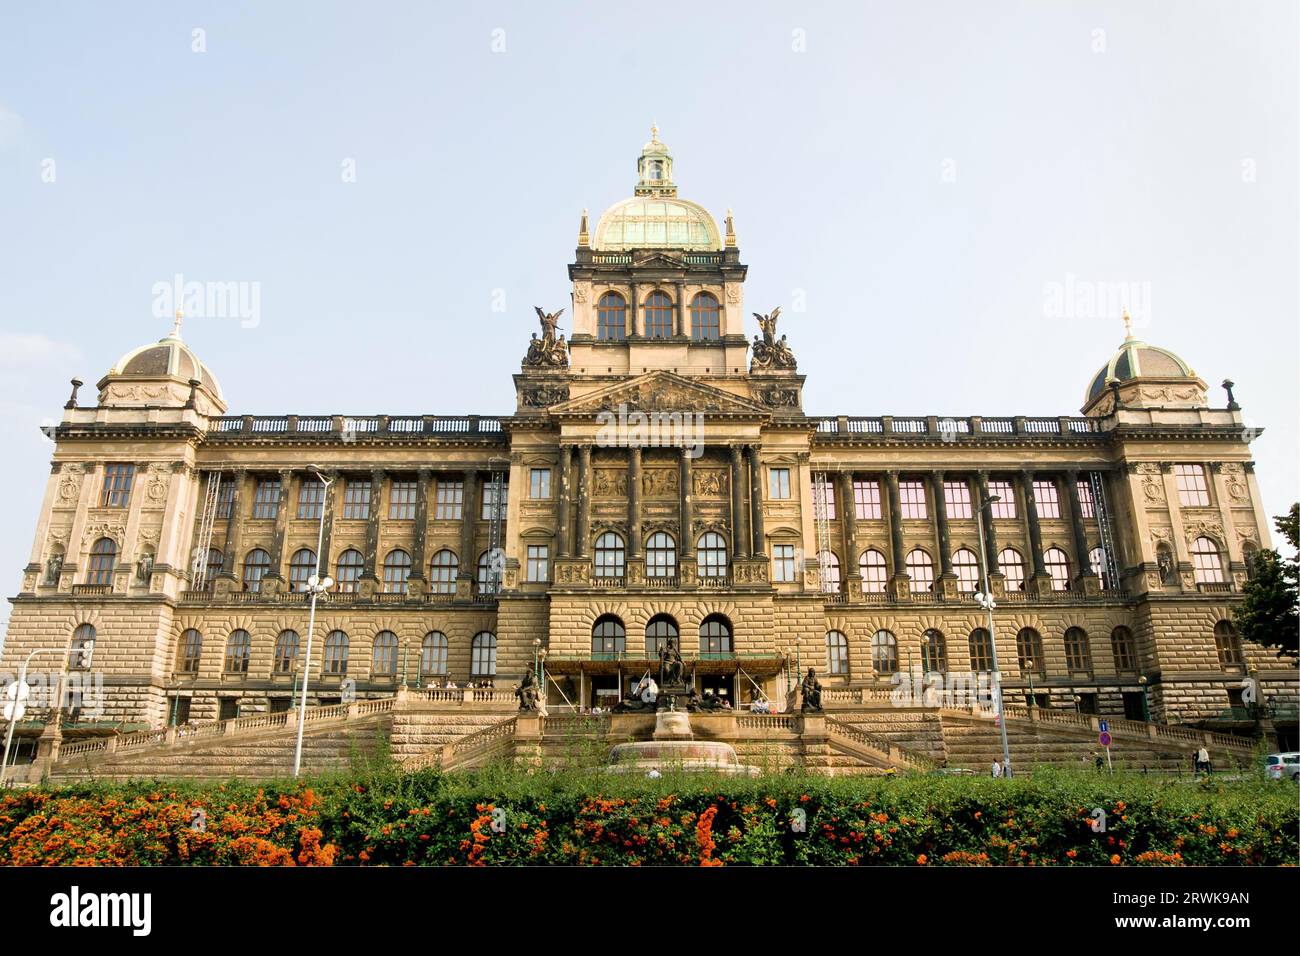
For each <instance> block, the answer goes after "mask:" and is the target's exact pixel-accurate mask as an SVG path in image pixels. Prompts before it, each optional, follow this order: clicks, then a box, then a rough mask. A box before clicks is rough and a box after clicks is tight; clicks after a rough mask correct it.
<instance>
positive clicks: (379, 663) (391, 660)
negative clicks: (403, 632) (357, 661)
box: [370, 631, 397, 677]
mask: <svg viewBox="0 0 1300 956" xmlns="http://www.w3.org/2000/svg"><path fill="white" fill-rule="evenodd" d="M396 673H397V635H396V634H394V633H393V632H392V631H380V632H379V633H378V634H376V635H375V643H374V646H373V647H372V648H371V651H370V676H371V677H392V676H394V675H395V674H396Z"/></svg>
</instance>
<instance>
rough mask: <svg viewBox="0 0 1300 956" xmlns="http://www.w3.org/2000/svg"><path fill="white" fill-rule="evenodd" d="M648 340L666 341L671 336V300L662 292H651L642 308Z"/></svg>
mask: <svg viewBox="0 0 1300 956" xmlns="http://www.w3.org/2000/svg"><path fill="white" fill-rule="evenodd" d="M641 311H642V315H644V316H645V334H646V338H648V339H666V338H668V337H669V336H670V335H672V334H673V300H672V299H670V298H668V296H667V295H666V294H665V293H663V292H651V293H650V294H649V295H648V296H646V300H645V305H644V306H643V307H642V310H641Z"/></svg>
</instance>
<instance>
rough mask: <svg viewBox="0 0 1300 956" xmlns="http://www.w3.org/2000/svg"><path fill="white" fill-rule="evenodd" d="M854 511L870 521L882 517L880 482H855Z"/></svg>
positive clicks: (858, 515)
mask: <svg viewBox="0 0 1300 956" xmlns="http://www.w3.org/2000/svg"><path fill="white" fill-rule="evenodd" d="M853 512H854V514H855V515H856V516H857V517H859V518H862V519H864V520H868V521H870V520H875V519H878V518H879V517H880V482H878V481H855V482H854V483H853Z"/></svg>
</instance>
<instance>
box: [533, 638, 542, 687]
mask: <svg viewBox="0 0 1300 956" xmlns="http://www.w3.org/2000/svg"><path fill="white" fill-rule="evenodd" d="M541 649H542V639H541V638H540V637H534V638H533V679H534V680H539V681H540V679H541V675H542V672H541V669H540V668H539V667H538V664H537V660H538V655H539V653H540V651H541Z"/></svg>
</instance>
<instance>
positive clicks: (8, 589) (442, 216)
mask: <svg viewBox="0 0 1300 956" xmlns="http://www.w3.org/2000/svg"><path fill="white" fill-rule="evenodd" d="M196 30H201V31H202V33H200V34H196V33H195V31H196ZM1298 30H1300V18H1298V15H1297V5H1296V4H1295V3H1294V2H1291V0H1279V2H1258V0H1257V2H1251V3H1245V4H1243V3H1227V2H1224V3H1196V2H1179V3H1171V2H1154V0H1146V2H1134V0H1128V2H1123V3H1112V4H1107V3H1082V2H1080V3H1059V2H1039V3H1031V2H1025V3H1014V2H992V0H981V2H972V0H960V2H956V0H954V2H946V3H944V2H906V3H904V2H897V3H858V2H854V3H848V2H843V3H836V4H815V3H808V2H802V0H801V2H790V3H762V2H753V0H747V2H744V3H739V2H737V3H699V2H694V3H674V2H659V3H654V4H631V3H611V2H603V3H584V4H560V3H545V4H543V3H536V2H516V3H482V4H478V3H476V4H473V5H471V4H468V3H455V4H450V3H449V4H432V3H410V4H404V3H385V2H372V3H355V2H348V3H325V2H314V3H311V4H306V3H298V4H291V3H260V4H254V3H215V2H214V3H185V2H168V3H130V4H99V3H58V4H44V5H37V4H6V5H4V7H3V8H0V447H2V448H3V449H4V457H5V467H4V468H3V469H0V497H2V498H3V500H4V502H5V503H6V507H5V508H3V509H0V576H3V579H4V580H6V581H8V582H9V583H8V584H7V585H6V586H5V587H4V589H3V590H4V593H5V594H13V593H15V592H16V591H17V585H18V583H19V580H20V572H21V569H22V567H23V566H24V565H25V564H26V562H27V560H28V555H29V550H30V548H31V544H32V535H33V532H34V529H35V523H36V517H37V511H38V509H39V506H40V502H41V496H42V493H43V490H44V486H45V482H46V479H47V476H48V473H49V469H48V461H49V458H50V453H51V451H52V446H51V445H50V443H49V442H48V441H47V440H46V439H44V438H43V437H42V435H41V433H40V430H39V427H40V426H41V424H42V423H50V422H54V421H57V420H58V418H59V415H60V412H61V408H62V405H63V402H64V401H65V400H66V399H67V394H68V388H69V386H68V379H69V378H71V377H73V376H74V375H75V376H77V377H79V378H82V379H84V380H85V381H86V383H87V386H86V388H85V389H83V392H82V397H83V400H85V399H91V398H93V396H94V383H95V382H97V381H98V380H99V378H100V376H102V375H103V373H104V372H105V371H106V370H107V368H108V367H109V366H110V365H111V364H112V363H113V362H114V361H115V360H116V359H117V358H118V357H119V356H120V355H121V354H122V353H124V352H126V351H127V350H128V349H131V348H133V347H135V346H137V345H140V344H142V343H144V342H146V341H150V340H153V339H157V338H159V337H161V336H162V335H164V334H165V333H166V332H167V331H168V329H169V327H170V321H169V320H166V319H160V318H157V317H155V316H154V314H153V305H154V293H153V287H154V284H155V283H158V282H165V281H169V280H171V278H172V277H173V276H174V275H176V274H177V273H180V274H182V275H184V276H185V277H186V278H187V279H192V280H201V281H232V282H245V283H256V284H257V286H256V287H257V289H258V290H259V293H260V303H259V305H260V309H259V312H260V314H259V321H257V322H256V324H253V323H248V322H240V321H237V320H235V319H230V318H226V319H197V318H196V319H193V320H190V321H187V323H186V327H185V338H186V340H187V341H188V342H189V343H190V344H191V345H192V346H193V347H194V348H195V350H196V351H197V352H198V353H199V355H200V356H202V358H203V359H204V360H205V361H206V362H207V364H208V365H209V366H210V367H211V368H212V370H213V371H214V372H215V373H216V374H217V376H218V377H219V378H220V379H221V383H222V386H223V388H224V391H225V395H226V398H227V400H228V402H229V403H230V406H231V408H230V411H231V413H232V414H243V413H252V414H272V413H283V412H300V413H308V412H320V413H377V412H389V413H405V414H414V413H466V412H481V413H485V414H492V413H506V412H509V411H510V410H511V409H512V407H513V405H512V396H513V392H512V387H511V382H510V377H509V376H510V373H511V372H512V371H515V370H517V369H518V363H519V360H520V358H521V357H522V355H523V353H524V351H525V347H526V344H527V342H528V337H529V334H530V333H531V332H532V331H533V330H534V329H535V328H536V318H535V315H534V313H533V310H532V306H533V305H534V304H538V305H546V306H547V307H548V308H550V309H554V308H559V307H560V306H564V305H567V303H568V285H567V277H566V275H565V269H564V267H565V264H566V263H567V262H569V261H570V260H571V258H572V256H573V248H574V246H575V244H576V232H577V225H578V217H579V214H580V212H581V210H582V208H583V207H584V206H585V207H589V208H590V209H591V211H592V215H593V217H594V216H596V215H598V214H599V212H600V210H601V209H603V208H604V207H605V206H607V205H609V204H611V203H613V202H615V201H617V200H619V199H621V198H624V197H626V196H628V195H630V194H631V189H632V185H633V183H634V181H635V159H636V156H637V154H638V152H639V150H640V147H641V144H642V143H643V142H644V141H645V140H646V139H647V138H648V135H649V127H650V124H651V122H652V120H653V121H657V122H658V124H659V127H660V131H661V132H660V136H661V138H662V139H663V140H664V141H665V142H666V143H667V144H668V145H669V146H670V148H671V149H672V152H673V156H674V159H675V178H676V181H677V183H678V185H679V187H680V190H681V194H682V195H683V196H685V197H687V198H690V199H694V200H696V201H697V202H700V203H703V204H704V205H705V206H706V207H708V208H709V209H710V210H712V211H713V212H714V214H715V215H716V216H717V217H719V218H721V217H722V215H723V214H724V213H725V210H726V208H727V207H729V206H730V207H733V208H734V210H735V216H736V228H737V232H738V235H739V240H740V249H741V254H742V259H743V260H744V261H745V262H747V263H748V264H749V266H750V273H749V280H748V282H747V299H746V302H747V305H748V306H749V307H750V309H751V310H759V311H764V312H766V311H769V310H770V309H771V308H772V307H773V306H776V305H781V306H782V308H783V315H782V326H781V331H782V332H783V333H786V334H788V335H789V340H790V343H791V345H792V347H793V349H794V351H795V354H796V355H797V356H798V359H799V365H800V371H802V372H805V373H807V375H808V384H807V388H806V391H805V407H806V409H807V410H808V411H809V413H811V414H863V415H870V414H882V413H883V414H900V415H902V414H941V415H942V414H951V415H970V414H982V415H998V414H1016V413H1019V414H1042V415H1058V414H1075V413H1077V411H1078V408H1079V406H1080V404H1081V402H1082V399H1083V394H1084V390H1085V387H1086V385H1087V383H1088V380H1089V378H1090V377H1091V376H1092V374H1094V373H1095V372H1096V370H1097V368H1098V367H1099V366H1101V365H1102V364H1103V363H1104V362H1105V361H1106V359H1107V358H1108V357H1109V356H1110V354H1111V353H1112V352H1113V351H1114V349H1115V347H1116V346H1117V345H1118V344H1119V342H1120V340H1121V339H1122V336H1123V329H1122V326H1121V324H1120V321H1119V317H1118V310H1117V309H1116V310H1112V311H1109V312H1107V313H1106V314H1101V312H1103V311H1105V310H1099V309H1091V310H1089V309H1083V310H1077V309H1076V310H1065V311H1064V313H1063V312H1062V310H1060V309H1053V308H1052V306H1051V304H1050V295H1049V292H1050V290H1051V289H1052V288H1054V287H1064V286H1065V285H1067V284H1069V283H1072V284H1073V285H1074V287H1075V288H1076V289H1078V288H1083V289H1098V288H1101V285H1102V284H1104V283H1117V284H1123V286H1122V288H1124V289H1127V290H1129V293H1130V294H1131V297H1132V299H1133V300H1134V301H1135V303H1136V304H1137V305H1139V306H1140V307H1141V308H1140V309H1139V310H1138V311H1139V312H1140V314H1137V315H1136V318H1137V320H1138V325H1139V330H1138V331H1139V334H1140V336H1141V337H1143V338H1144V339H1147V340H1149V341H1151V342H1154V343H1156V344H1159V345H1162V346H1165V347H1168V348H1171V349H1173V350H1174V351H1176V352H1178V353H1179V354H1181V355H1182V356H1183V357H1184V358H1186V359H1187V361H1188V362H1189V363H1190V364H1191V365H1192V367H1193V368H1195V369H1196V371H1197V372H1198V373H1199V374H1200V375H1201V376H1202V378H1204V379H1205V380H1206V382H1208V383H1209V384H1210V385H1211V395H1212V402H1213V404H1215V405H1217V406H1221V405H1222V404H1224V402H1225V398H1224V396H1223V393H1222V391H1221V390H1220V389H1219V386H1218V383H1219V382H1220V381H1222V380H1223V379H1224V378H1225V377H1230V378H1232V379H1234V380H1235V381H1236V383H1237V388H1236V393H1237V398H1238V400H1239V401H1240V402H1241V404H1242V406H1243V409H1244V412H1245V414H1246V415H1247V416H1248V418H1249V419H1250V421H1251V423H1252V424H1254V425H1257V426H1261V427H1264V428H1266V429H1267V431H1266V433H1265V434H1264V435H1263V436H1262V437H1261V438H1260V439H1259V440H1258V441H1257V443H1256V445H1255V457H1256V460H1257V461H1258V471H1259V477H1260V482H1261V485H1262V487H1263V493H1264V498H1265V506H1266V507H1267V509H1268V510H1269V512H1270V513H1277V512H1280V511H1282V510H1284V509H1285V508H1286V506H1287V505H1288V504H1289V503H1290V502H1291V501H1292V500H1294V499H1295V498H1296V497H1297V484H1298V462H1297V458H1298V453H1297V447H1298V439H1297V431H1298V429H1297V420H1298V419H1300V407H1298V404H1297V391H1296V375H1297V356H1298V355H1300V318H1298V317H1300V284H1298V282H1297V262H1298V260H1300V248H1298V244H1297V227H1298V223H1300V202H1298V199H1297V185H1298V177H1297V169H1298V166H1300V163H1298V157H1297V98H1298V94H1297V90H1298V86H1300V83H1298V79H1300V78H1298V74H1297V43H1296V38H1297V34H1298ZM196 46H199V47H202V48H203V49H202V51H196V49H195V47H196ZM51 161H52V163H51ZM349 162H350V163H351V165H350V166H347V165H345V164H347V163H349ZM348 170H354V171H355V175H353V176H346V175H345V173H347V172H348ZM51 179H52V181H49V180H51ZM348 179H351V180H352V181H346V180H348ZM1054 284H1055V285H1054ZM800 303H802V304H803V309H802V311H800V309H799V304H800ZM502 304H504V310H501V309H500V306H501V305H502ZM494 306H495V307H496V308H494ZM1080 311H1082V312H1083V313H1084V314H1079V312H1080ZM754 331H756V329H751V330H750V332H751V334H752V333H753V332H754ZM7 614H8V607H7V606H5V607H4V608H3V609H0V617H4V616H7Z"/></svg>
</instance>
